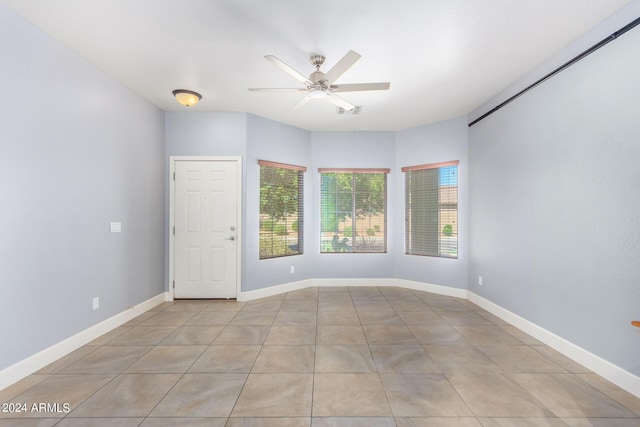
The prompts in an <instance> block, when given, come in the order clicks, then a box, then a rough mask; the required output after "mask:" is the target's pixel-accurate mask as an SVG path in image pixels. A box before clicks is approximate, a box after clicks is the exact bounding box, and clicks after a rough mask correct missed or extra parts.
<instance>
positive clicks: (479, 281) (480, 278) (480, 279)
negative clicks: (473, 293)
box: [478, 276, 482, 286]
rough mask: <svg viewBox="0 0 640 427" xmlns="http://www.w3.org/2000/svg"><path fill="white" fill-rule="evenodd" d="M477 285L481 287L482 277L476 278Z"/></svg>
mask: <svg viewBox="0 0 640 427" xmlns="http://www.w3.org/2000/svg"><path fill="white" fill-rule="evenodd" d="M478 285H480V286H482V276H478Z"/></svg>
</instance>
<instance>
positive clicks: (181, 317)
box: [141, 309, 196, 326]
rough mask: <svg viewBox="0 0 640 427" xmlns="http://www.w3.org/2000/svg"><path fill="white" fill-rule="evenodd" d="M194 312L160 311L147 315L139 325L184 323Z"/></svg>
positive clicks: (178, 324) (177, 324)
mask: <svg viewBox="0 0 640 427" xmlns="http://www.w3.org/2000/svg"><path fill="white" fill-rule="evenodd" d="M195 314H196V313H195V312H193V311H168V309H167V310H165V311H161V312H160V313H156V314H155V315H153V316H151V317H149V318H148V319H146V320H145V321H143V322H142V323H141V325H161V326H164V325H175V326H180V325H184V324H185V323H186V322H187V321H188V320H189V319H191V318H192V317H193V316H194V315H195Z"/></svg>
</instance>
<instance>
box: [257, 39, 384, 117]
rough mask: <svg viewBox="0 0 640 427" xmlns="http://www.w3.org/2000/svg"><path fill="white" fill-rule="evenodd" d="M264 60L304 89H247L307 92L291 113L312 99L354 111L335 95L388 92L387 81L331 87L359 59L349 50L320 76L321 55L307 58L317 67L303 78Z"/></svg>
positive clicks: (277, 62)
mask: <svg viewBox="0 0 640 427" xmlns="http://www.w3.org/2000/svg"><path fill="white" fill-rule="evenodd" d="M265 58H266V59H267V60H268V61H270V62H271V63H273V64H274V65H275V66H276V67H278V68H280V69H281V70H282V71H284V72H285V73H287V74H289V75H290V76H291V77H293V78H294V79H296V80H298V81H299V82H300V83H302V84H304V85H305V87H303V88H250V89H249V90H250V91H254V92H306V95H305V96H304V98H302V99H301V100H300V102H298V103H297V104H296V105H294V106H293V108H292V110H296V109H298V108H300V107H302V106H303V105H304V104H306V103H307V102H309V101H310V100H312V99H325V100H327V101H329V102H331V103H332V104H335V105H337V106H338V107H342V108H343V109H344V110H346V111H351V110H353V109H354V108H356V106H355V105H352V104H350V103H349V102H347V101H345V100H344V99H342V98H341V97H339V96H338V95H336V93H338V92H359V91H368V90H388V89H389V82H384V83H350V84H333V82H334V81H336V80H337V79H338V78H339V77H340V76H342V74H344V72H345V71H347V70H348V69H349V68H351V66H352V65H353V64H355V63H356V61H357V60H358V59H360V54H358V53H356V52H354V51H352V50H350V51H349V52H347V54H346V55H345V56H343V57H342V59H341V60H340V61H338V62H337V63H336V65H334V66H333V68H331V69H330V70H329V71H327V72H326V73H323V72H322V71H320V67H322V65H323V64H324V61H325V57H324V56H322V55H313V56H311V58H310V61H311V64H312V65H313V66H315V67H316V70H315V71H314V72H312V73H311V74H310V75H309V77H305V76H304V75H303V74H302V73H299V72H298V71H296V70H294V69H293V68H291V67H290V66H288V65H287V64H285V63H284V62H282V61H281V60H280V59H278V58H276V57H275V56H273V55H266V56H265Z"/></svg>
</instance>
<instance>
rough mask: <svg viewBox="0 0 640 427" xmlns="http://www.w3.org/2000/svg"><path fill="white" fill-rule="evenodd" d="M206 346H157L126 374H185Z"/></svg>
mask: <svg viewBox="0 0 640 427" xmlns="http://www.w3.org/2000/svg"><path fill="white" fill-rule="evenodd" d="M206 348H207V347H206V346H200V345H188V346H173V345H172V346H157V347H154V348H152V349H151V350H150V351H149V352H148V353H146V354H145V355H144V356H142V357H141V358H140V359H138V361H137V362H135V363H134V364H133V365H131V366H130V367H129V368H128V369H127V370H126V372H127V373H135V374H150V373H156V374H162V373H176V374H178V373H184V372H187V369H189V367H190V366H191V365H193V362H195V360H196V359H197V358H198V357H200V355H201V354H202V352H203V351H204V350H205V349H206Z"/></svg>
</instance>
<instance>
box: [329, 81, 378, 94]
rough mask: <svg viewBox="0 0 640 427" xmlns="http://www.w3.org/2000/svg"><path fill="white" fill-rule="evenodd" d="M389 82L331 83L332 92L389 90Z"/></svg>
mask: <svg viewBox="0 0 640 427" xmlns="http://www.w3.org/2000/svg"><path fill="white" fill-rule="evenodd" d="M389 86H390V83H389V82H384V83H352V84H344V85H331V86H330V89H331V91H332V92H359V91H364V90H388V89H389Z"/></svg>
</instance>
